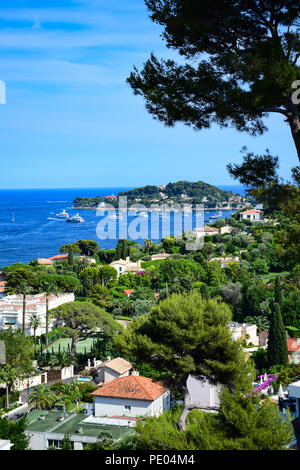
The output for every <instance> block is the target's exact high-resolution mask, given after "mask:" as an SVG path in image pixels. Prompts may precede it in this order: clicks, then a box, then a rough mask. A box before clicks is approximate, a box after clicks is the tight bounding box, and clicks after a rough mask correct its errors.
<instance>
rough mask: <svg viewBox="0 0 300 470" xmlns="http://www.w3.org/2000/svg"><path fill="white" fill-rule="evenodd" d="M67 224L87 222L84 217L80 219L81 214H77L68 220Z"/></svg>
mask: <svg viewBox="0 0 300 470" xmlns="http://www.w3.org/2000/svg"><path fill="white" fill-rule="evenodd" d="M66 222H71V223H73V224H82V223H83V222H85V220H84V219H83V218H82V217H80V216H79V214H78V213H77V214H76V215H74V216H73V217H70V218H68V219H66Z"/></svg>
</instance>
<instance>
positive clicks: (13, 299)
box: [0, 293, 75, 336]
mask: <svg viewBox="0 0 300 470" xmlns="http://www.w3.org/2000/svg"><path fill="white" fill-rule="evenodd" d="M74 299H75V296H74V294H72V293H70V294H68V293H63V294H57V295H49V296H48V308H49V310H51V309H53V308H57V307H59V306H60V305H63V304H65V303H67V302H74ZM25 300H26V313H25V333H26V334H27V335H32V334H33V329H32V327H31V326H30V317H31V316H32V315H33V314H36V315H38V316H39V317H40V319H41V326H39V327H38V328H37V330H36V334H37V335H38V336H40V335H41V334H43V333H45V331H46V295H45V294H37V295H26V299H25ZM22 317H23V295H16V294H15V295H7V296H5V297H3V298H2V299H0V330H7V329H8V328H10V327H12V328H14V329H15V328H16V329H17V328H22V323H23V320H22ZM51 326H52V322H51V321H50V322H49V328H51Z"/></svg>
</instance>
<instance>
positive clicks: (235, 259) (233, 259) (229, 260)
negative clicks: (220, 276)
mask: <svg viewBox="0 0 300 470" xmlns="http://www.w3.org/2000/svg"><path fill="white" fill-rule="evenodd" d="M212 261H217V262H218V263H219V265H220V266H221V268H227V266H228V265H229V264H230V263H239V261H240V258H239V257H238V256H232V257H229V258H211V259H210V260H209V262H210V263H211V262H212Z"/></svg>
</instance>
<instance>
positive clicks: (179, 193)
mask: <svg viewBox="0 0 300 470" xmlns="http://www.w3.org/2000/svg"><path fill="white" fill-rule="evenodd" d="M120 196H126V197H127V203H128V205H132V204H143V205H144V206H145V207H147V208H148V209H150V207H151V205H152V204H160V205H161V204H164V205H168V206H169V207H172V206H173V205H174V204H180V205H182V204H190V205H196V204H205V207H206V209H223V210H224V209H241V208H243V207H244V205H245V203H246V201H247V198H246V197H243V196H241V195H240V194H237V193H233V192H232V191H224V190H222V189H219V188H217V187H216V186H212V185H210V184H208V183H204V182H203V181H197V182H188V181H178V182H177V183H168V184H167V185H161V186H151V185H148V186H143V187H141V188H136V189H131V190H129V191H122V192H120V193H119V194H118V195H117V196H115V195H108V196H105V197H104V198H102V197H101V196H97V197H95V198H92V197H88V198H85V197H77V198H75V199H74V201H73V204H74V206H73V207H72V208H74V209H94V210H95V209H97V207H98V206H99V204H101V203H103V202H107V203H109V204H111V205H113V206H115V207H117V206H118V203H119V197H120Z"/></svg>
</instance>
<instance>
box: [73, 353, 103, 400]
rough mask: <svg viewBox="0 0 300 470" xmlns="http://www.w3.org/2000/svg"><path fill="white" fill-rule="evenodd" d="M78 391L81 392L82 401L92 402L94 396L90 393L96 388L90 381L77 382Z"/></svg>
mask: <svg viewBox="0 0 300 470" xmlns="http://www.w3.org/2000/svg"><path fill="white" fill-rule="evenodd" d="M105 359H106V358H105ZM78 387H79V390H80V393H81V394H82V401H83V402H84V403H93V401H94V398H93V396H92V395H91V393H93V392H95V391H96V390H97V387H95V386H94V385H93V384H91V383H88V382H87V383H79V384H78Z"/></svg>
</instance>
